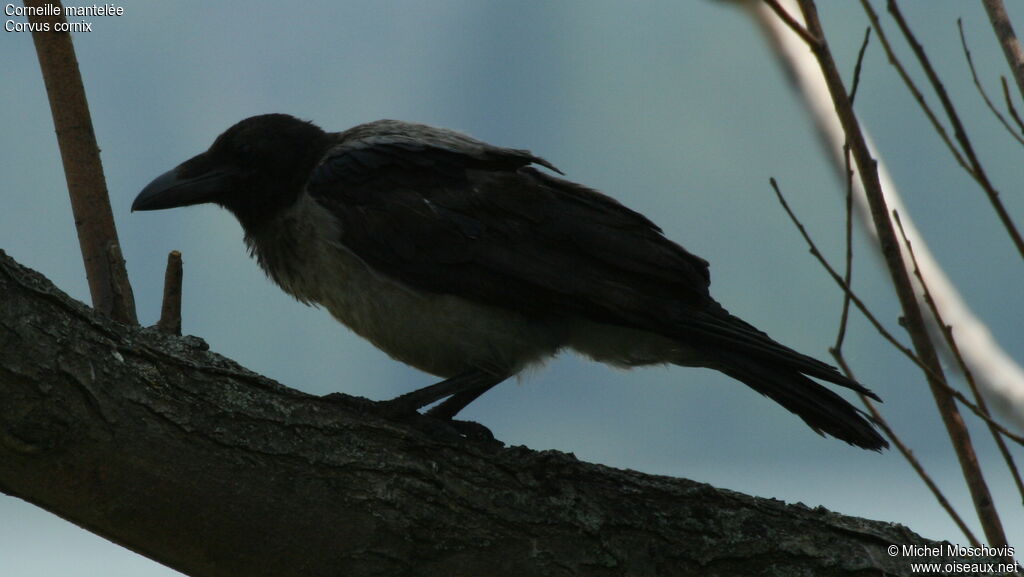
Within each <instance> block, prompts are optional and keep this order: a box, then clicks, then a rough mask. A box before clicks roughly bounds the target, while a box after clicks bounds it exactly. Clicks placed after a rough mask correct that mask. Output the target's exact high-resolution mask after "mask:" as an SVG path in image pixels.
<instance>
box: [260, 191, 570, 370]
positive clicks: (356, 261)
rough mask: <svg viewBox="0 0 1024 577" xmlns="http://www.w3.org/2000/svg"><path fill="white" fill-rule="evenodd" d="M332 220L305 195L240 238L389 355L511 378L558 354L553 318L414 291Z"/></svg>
mask: <svg viewBox="0 0 1024 577" xmlns="http://www.w3.org/2000/svg"><path fill="white" fill-rule="evenodd" d="M340 239H341V230H340V228H339V225H338V223H337V221H336V220H335V219H334V218H333V216H331V214H330V212H329V211H327V210H326V209H325V208H323V206H321V205H320V204H319V203H317V202H316V201H315V200H313V199H312V198H310V197H309V196H307V195H302V196H301V198H300V200H299V202H297V203H296V204H295V206H293V207H292V208H290V209H289V210H288V211H287V212H285V213H283V214H282V215H280V216H279V217H278V218H277V219H276V220H275V221H274V222H273V223H271V224H270V225H269V226H266V227H261V228H260V229H259V230H256V231H250V233H249V235H248V236H247V237H246V242H247V244H248V245H249V247H250V250H251V252H252V253H253V255H254V256H255V257H256V258H257V260H258V261H259V264H260V266H261V267H262V268H263V269H264V271H266V273H267V274H268V275H269V276H270V278H271V279H273V280H274V281H275V282H276V283H277V284H278V285H280V286H281V288H282V289H284V290H285V291H286V292H288V293H289V294H291V295H292V296H294V297H295V298H297V299H298V300H300V301H302V302H304V303H307V304H317V305H322V306H323V307H324V308H326V309H327V310H328V311H330V313H331V314H332V315H334V317H335V318H336V319H338V320H339V321H341V322H342V323H344V324H345V325H346V326H348V327H349V328H350V329H352V330H353V331H355V332H356V333H357V334H359V335H360V336H362V337H363V338H365V339H367V340H369V341H370V342H372V343H373V344H374V345H376V346H377V347H378V348H379V349H381V350H383V351H384V352H386V353H387V354H389V355H390V356H391V357H393V358H395V359H397V360H399V361H402V362H404V363H406V364H409V365H412V366H414V367H416V368H418V369H421V370H423V371H426V372H428V373H431V374H434V375H438V376H442V377H450V376H453V375H456V374H459V373H462V372H465V371H467V370H469V369H482V370H486V371H488V372H492V373H495V374H498V375H503V376H511V375H513V374H515V373H517V372H519V371H521V370H522V369H523V368H525V367H526V366H527V365H529V364H531V363H536V362H539V361H542V360H544V359H545V358H547V357H550V356H552V355H554V354H555V353H557V352H558V350H559V349H560V348H561V346H562V345H563V343H564V342H565V339H566V335H567V332H568V330H567V328H566V327H565V326H564V323H562V322H560V321H548V320H539V319H532V318H528V317H526V316H524V315H521V314H519V313H516V312H514V311H509V310H505V309H500V308H496V307H492V306H488V305H483V304H478V303H474V302H471V301H468V300H466V299H463V298H460V297H457V296H453V295H441V294H433V293H425V292H419V291H415V290H413V289H412V288H410V287H408V286H406V285H403V284H402V283H400V282H398V281H396V280H393V279H391V278H389V277H386V276H384V275H381V274H379V273H377V272H376V271H374V270H373V269H371V268H370V267H369V266H368V265H367V264H366V263H365V262H363V261H362V260H361V259H360V258H359V257H358V256H356V255H355V254H353V253H352V252H351V251H349V250H348V249H347V248H346V247H344V246H343V245H342V244H341V243H340Z"/></svg>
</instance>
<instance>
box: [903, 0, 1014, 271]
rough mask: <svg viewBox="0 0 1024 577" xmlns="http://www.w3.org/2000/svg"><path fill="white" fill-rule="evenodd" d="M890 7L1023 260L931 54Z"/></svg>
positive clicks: (1009, 222)
mask: <svg viewBox="0 0 1024 577" xmlns="http://www.w3.org/2000/svg"><path fill="white" fill-rule="evenodd" d="M887 8H888V11H889V14H890V15H892V17H893V20H895V21H896V25H897V26H899V29H900V31H901V32H902V33H903V37H904V38H905V39H906V41H907V44H909V45H910V49H911V50H912V51H913V52H914V55H915V56H916V57H917V61H918V62H919V63H920V64H921V68H922V69H923V70H924V73H925V75H926V76H927V77H928V81H929V82H931V85H932V89H933V90H934V91H935V95H936V96H938V98H939V102H941V103H942V108H943V109H944V110H945V112H946V117H947V118H948V119H949V122H950V124H952V125H953V136H954V137H955V138H956V140H957V142H959V143H960V148H961V149H963V152H964V155H965V156H966V158H967V162H968V164H969V165H970V173H971V174H972V175H974V178H975V180H976V181H977V183H978V184H979V185H980V186H981V189H982V190H983V191H985V195H986V196H987V197H988V200H989V204H991V205H992V208H993V210H995V211H996V216H998V217H999V221H1000V222H1002V223H1003V228H1005V229H1006V233H1007V234H1008V235H1009V236H1010V240H1011V241H1013V244H1014V246H1016V247H1017V252H1018V253H1020V256H1021V258H1024V237H1022V236H1021V234H1020V231H1019V230H1017V226H1016V224H1014V222H1013V218H1011V217H1010V213H1009V212H1008V211H1007V210H1006V207H1005V206H1003V202H1002V201H1001V200H999V191H998V190H996V188H995V186H994V185H993V184H992V181H990V180H989V179H988V174H987V173H986V172H985V169H984V167H982V166H981V160H980V159H979V158H978V155H977V154H975V152H974V145H972V144H971V140H970V138H969V137H968V136H967V130H966V129H965V128H964V125H963V123H962V122H961V121H960V115H959V114H957V111H956V107H955V106H953V101H952V99H950V97H949V93H948V92H946V88H945V86H943V84H942V81H941V80H940V79H939V75H938V73H937V72H936V71H935V68H934V67H933V66H932V63H931V60H929V58H928V55H927V54H926V53H925V51H924V46H922V45H921V43H920V42H918V41H917V37H916V36H914V33H913V32H912V31H911V30H910V24H908V23H907V20H906V19H905V18H904V17H903V12H902V11H901V10H900V8H899V4H898V3H897V2H896V0H889V2H888V5H887Z"/></svg>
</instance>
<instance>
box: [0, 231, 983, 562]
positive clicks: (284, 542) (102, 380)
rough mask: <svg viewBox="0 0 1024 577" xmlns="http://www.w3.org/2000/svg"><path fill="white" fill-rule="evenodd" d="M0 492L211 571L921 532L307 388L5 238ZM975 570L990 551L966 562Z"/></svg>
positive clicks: (733, 555)
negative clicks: (42, 269)
mask: <svg viewBox="0 0 1024 577" xmlns="http://www.w3.org/2000/svg"><path fill="white" fill-rule="evenodd" d="M0 407H2V409H0V490H2V491H3V492H5V493H8V494H10V495H14V496H17V497H20V498H22V499H25V500H27V501H29V502H32V503H34V504H36V505H38V506H40V507H43V508H44V509H47V510H49V511H51V512H53V513H55V514H57V515H59V516H61V517H63V518H65V519H67V520H69V521H71V522H74V523H76V524H78V525H80V526H82V527H84V528H86V529H88V530H90V531H92V532H95V533H97V534H99V535H102V536H104V537H106V538H108V539H110V540H112V541H115V542H117V543H120V544H122V545H123V546H125V547H128V548H130V549H132V550H134V551H137V552H139V553H141V554H143V555H145V556H147V557H150V558H152V559H155V560H157V561H159V562H161V563H164V564H166V565H168V566H170V567H173V568H175V569H178V570H179V571H182V572H183V573H186V574H189V575H195V576H221V575H224V576H227V575H231V576H237V575H246V576H249V577H258V576H263V575H267V576H271V575H272V576H275V577H281V576H291V575H310V576H317V577H323V576H330V575H351V576H363V575H388V576H400V575H417V576H434V575H437V576H441V575H443V576H457V575H465V576H483V575H486V576H491V577H501V576H506V575H507V576H515V577H522V576H525V575H587V576H594V577H599V576H612V575H614V576H621V575H631V576H643V575H652V576H653V575H658V576H670V575H694V574H702V575H722V576H725V575H745V576H746V575H768V574H770V575H823V576H831V575H851V574H858V575H861V574H873V575H877V574H879V573H880V572H881V573H884V574H891V575H910V574H911V570H910V562H911V561H916V560H920V561H934V562H950V561H952V560H953V559H952V558H945V557H940V558H926V559H908V558H906V557H903V556H901V555H897V556H895V557H894V556H891V555H889V554H888V553H887V547H888V546H890V545H896V546H898V547H902V546H904V545H932V546H934V545H935V544H934V543H929V542H928V541H926V540H924V539H922V538H921V537H919V536H917V535H915V534H913V533H912V532H910V531H909V530H908V529H906V528H904V527H901V526H897V525H892V524H888V523H880V522H876V521H868V520H863V519H857V518H852V517H844V516H841V515H837V514H834V513H831V512H828V511H825V510H824V509H820V508H818V509H810V508H807V507H805V506H802V505H786V504H784V503H782V502H780V501H775V500H767V499H760V498H754V497H749V496H746V495H742V494H739V493H735V492H732V491H726V490H720V489H715V488H713V487H710V486H708V485H704V484H700V483H695V482H692V481H688V480H684V479H672V478H666V477H657V476H652V475H645V474H641V473H637V472H634V471H623V470H616V469H611V468H608V467H603V466H599V465H592V464H587V463H582V462H579V461H577V460H576V459H575V458H574V457H573V456H572V455H567V454H563V453H557V452H552V451H547V452H536V451H532V450H529V449H526V448H523V447H510V448H506V447H504V446H503V445H501V444H500V443H497V442H493V441H492V442H478V441H470V440H466V439H463V438H461V437H459V436H457V435H454V434H452V433H450V432H448V431H447V429H445V428H444V427H440V426H430V422H429V421H428V420H427V419H425V418H424V419H423V421H422V422H420V423H402V422H394V421H389V420H386V419H383V418H381V417H379V416H378V415H377V414H376V413H375V412H374V410H373V404H372V403H370V402H369V401H366V400H361V399H354V398H346V397H341V398H338V399H334V400H325V399H322V398H318V397H314V396H310V395H307V394H304V393H301V392H299V391H295V390H292V389H289V388H287V387H284V386H282V385H280V384H278V383H275V382H272V381H270V380H268V379H266V378H263V377H261V376H259V375H256V374H254V373H251V372H249V371H247V370H245V369H243V368H241V367H239V366H238V365H236V364H235V363H234V362H232V361H230V360H228V359H226V358H223V357H221V356H218V355H216V354H214V353H212V352H209V351H208V350H206V346H205V345H204V343H203V342H202V341H201V340H200V339H197V338H195V337H184V338H181V337H175V336H173V335H167V334H164V333H161V332H159V331H157V330H154V329H139V328H136V327H130V326H127V325H123V324H120V323H117V322H114V321H112V320H110V319H109V318H106V317H103V316H100V315H97V314H94V312H93V311H92V310H91V309H89V308H88V307H86V306H85V305H83V304H81V303H79V302H77V301H74V300H72V299H71V298H69V297H68V296H66V295H64V294H63V293H61V292H60V291H59V290H58V289H56V288H55V287H54V286H53V285H52V284H50V283H49V281H47V280H46V279H45V278H43V277H42V276H41V275H39V274H38V273H35V272H33V271H30V270H28V269H25V268H24V267H22V266H20V265H18V264H17V263H15V262H14V261H13V260H12V259H11V258H10V257H8V256H7V255H6V254H4V253H3V252H2V251H0ZM972 561H973V562H978V559H977V558H974V559H973V560H972Z"/></svg>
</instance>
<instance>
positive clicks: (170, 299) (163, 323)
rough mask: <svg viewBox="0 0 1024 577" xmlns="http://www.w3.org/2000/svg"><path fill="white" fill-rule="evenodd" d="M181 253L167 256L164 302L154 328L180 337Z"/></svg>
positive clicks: (173, 252) (174, 251)
mask: <svg viewBox="0 0 1024 577" xmlns="http://www.w3.org/2000/svg"><path fill="white" fill-rule="evenodd" d="M182 276H183V273H182V266H181V253H180V252H178V251H176V250H172V251H171V252H170V254H168V255H167V271H166V272H165V273H164V300H163V305H162V306H161V307H160V320H159V321H157V323H156V327H157V329H159V330H160V331H162V332H165V333H168V334H171V335H178V336H181V281H182Z"/></svg>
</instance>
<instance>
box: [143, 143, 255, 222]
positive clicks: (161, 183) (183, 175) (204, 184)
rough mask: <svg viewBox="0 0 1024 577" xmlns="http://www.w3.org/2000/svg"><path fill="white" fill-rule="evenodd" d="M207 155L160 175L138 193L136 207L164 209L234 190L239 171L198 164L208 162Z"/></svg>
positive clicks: (185, 204)
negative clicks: (204, 168) (204, 167)
mask: <svg viewBox="0 0 1024 577" xmlns="http://www.w3.org/2000/svg"><path fill="white" fill-rule="evenodd" d="M205 160H206V159H205V157H203V155H199V156H197V157H195V158H193V159H191V160H189V161H187V162H185V163H183V164H181V165H180V166H178V167H177V168H174V169H171V170H168V171H167V172H165V173H163V174H161V175H160V176H158V177H156V179H154V180H153V182H151V183H149V184H148V185H146V188H143V189H142V192H140V193H139V195H138V196H136V197H135V202H133V203H132V211H133V212H134V211H136V210H161V209H164V208H176V207H179V206H189V205H192V204H202V203H204V202H213V201H215V200H216V199H217V198H218V197H220V196H221V195H223V194H224V193H226V192H228V191H230V190H231V188H232V187H233V185H234V183H235V181H236V178H237V177H238V171H237V170H235V169H233V168H230V167H212V168H209V169H207V170H202V169H200V170H199V171H198V174H195V175H194V176H193V175H191V173H195V172H197V170H196V169H197V168H199V167H200V166H202V165H204V164H206V163H205V162H203V161H205Z"/></svg>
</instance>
